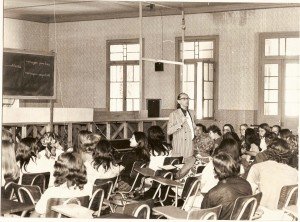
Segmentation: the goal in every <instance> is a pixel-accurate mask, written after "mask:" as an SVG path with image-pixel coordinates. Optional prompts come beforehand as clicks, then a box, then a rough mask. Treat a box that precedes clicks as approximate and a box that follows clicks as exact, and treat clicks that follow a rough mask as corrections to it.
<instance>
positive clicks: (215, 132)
mask: <svg viewBox="0 0 300 222" xmlns="http://www.w3.org/2000/svg"><path fill="white" fill-rule="evenodd" d="M207 132H208V135H209V137H210V138H211V139H213V140H214V149H213V150H212V153H211V155H213V154H214V150H215V149H216V148H217V147H218V146H219V145H220V143H221V141H222V133H221V130H220V128H219V127H218V126H216V125H211V126H209V127H208V129H207Z"/></svg>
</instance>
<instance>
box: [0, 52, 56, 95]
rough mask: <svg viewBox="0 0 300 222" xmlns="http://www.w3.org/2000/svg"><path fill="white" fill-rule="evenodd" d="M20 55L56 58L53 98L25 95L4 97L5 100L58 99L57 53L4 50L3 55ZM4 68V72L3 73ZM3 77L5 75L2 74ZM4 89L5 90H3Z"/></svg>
mask: <svg viewBox="0 0 300 222" xmlns="http://www.w3.org/2000/svg"><path fill="white" fill-rule="evenodd" d="M6 52H8V53H20V54H30V55H42V56H53V57H54V80H53V81H54V83H53V87H54V88H53V89H54V90H53V96H24V95H4V94H3V95H2V97H3V98H4V99H23V100H55V99H56V55H55V52H52V51H51V52H42V51H34V50H30V51H29V50H20V49H11V48H4V49H3V53H6ZM3 71H4V70H3V67H2V72H3ZM2 75H3V73H2ZM2 89H3V88H2Z"/></svg>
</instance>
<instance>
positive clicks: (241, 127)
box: [240, 123, 248, 141]
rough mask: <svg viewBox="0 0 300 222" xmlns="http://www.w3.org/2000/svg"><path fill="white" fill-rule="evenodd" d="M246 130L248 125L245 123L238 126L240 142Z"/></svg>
mask: <svg viewBox="0 0 300 222" xmlns="http://www.w3.org/2000/svg"><path fill="white" fill-rule="evenodd" d="M246 129H248V125H247V124H246V123H243V124H241V125H240V135H241V136H240V139H241V141H244V138H245V131H246Z"/></svg>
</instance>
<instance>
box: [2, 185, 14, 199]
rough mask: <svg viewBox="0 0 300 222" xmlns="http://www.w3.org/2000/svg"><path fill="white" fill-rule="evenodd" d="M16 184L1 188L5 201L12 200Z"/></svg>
mask: <svg viewBox="0 0 300 222" xmlns="http://www.w3.org/2000/svg"><path fill="white" fill-rule="evenodd" d="M13 183H14V182H8V183H6V184H5V185H4V186H2V187H1V197H2V198H5V199H10V200H11V199H12V197H13V193H14V189H13V186H12V184H13Z"/></svg>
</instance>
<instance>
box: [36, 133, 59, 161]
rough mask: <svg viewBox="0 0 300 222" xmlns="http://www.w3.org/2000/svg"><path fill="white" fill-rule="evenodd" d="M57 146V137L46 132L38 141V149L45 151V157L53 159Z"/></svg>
mask: <svg viewBox="0 0 300 222" xmlns="http://www.w3.org/2000/svg"><path fill="white" fill-rule="evenodd" d="M58 145H59V142H58V139H57V136H56V135H55V134H54V133H52V132H46V133H45V134H44V135H43V136H42V137H41V139H40V141H39V146H40V149H45V150H46V156H48V157H50V156H52V157H55V156H56V148H57V146H58Z"/></svg>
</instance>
